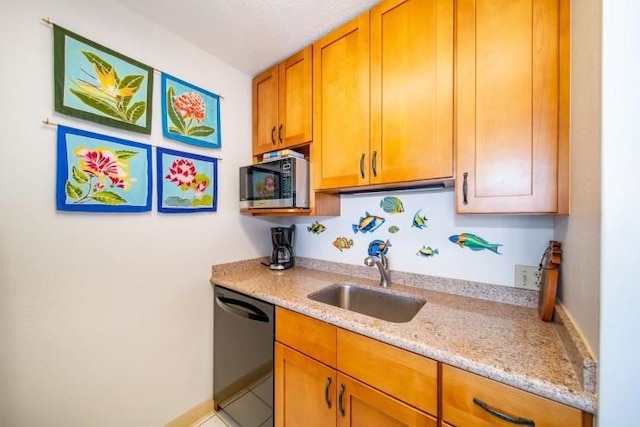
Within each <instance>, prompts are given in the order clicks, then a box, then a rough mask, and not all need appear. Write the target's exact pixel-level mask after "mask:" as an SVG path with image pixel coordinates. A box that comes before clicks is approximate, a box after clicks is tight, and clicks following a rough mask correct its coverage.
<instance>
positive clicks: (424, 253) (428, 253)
mask: <svg viewBox="0 0 640 427" xmlns="http://www.w3.org/2000/svg"><path fill="white" fill-rule="evenodd" d="M439 253H440V251H439V250H438V249H432V248H431V246H429V247H426V246H422V248H421V249H420V250H418V252H416V255H419V256H421V257H426V258H431V257H432V256H434V255H438V254H439Z"/></svg>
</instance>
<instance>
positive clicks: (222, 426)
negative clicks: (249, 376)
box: [198, 375, 273, 427]
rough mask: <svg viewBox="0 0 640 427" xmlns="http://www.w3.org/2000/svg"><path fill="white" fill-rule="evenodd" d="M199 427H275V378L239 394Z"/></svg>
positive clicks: (265, 380) (270, 378) (260, 382)
mask: <svg viewBox="0 0 640 427" xmlns="http://www.w3.org/2000/svg"><path fill="white" fill-rule="evenodd" d="M198 427H273V376H272V375H270V376H268V377H267V378H265V379H263V380H261V381H259V382H258V383H256V384H255V385H253V386H252V387H250V388H248V389H247V390H245V391H243V392H242V393H239V394H238V396H236V397H235V398H234V400H232V401H231V402H230V403H229V404H227V406H226V408H225V412H220V413H217V414H214V415H213V416H212V417H211V418H209V419H207V420H205V421H203V422H202V423H200V424H198Z"/></svg>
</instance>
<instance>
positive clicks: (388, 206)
mask: <svg viewBox="0 0 640 427" xmlns="http://www.w3.org/2000/svg"><path fill="white" fill-rule="evenodd" d="M380 207H381V208H382V210H383V211H385V212H386V213H388V214H396V213H401V212H404V206H402V200H400V199H399V198H397V197H396V196H387V197H385V198H383V199H382V200H381V201H380Z"/></svg>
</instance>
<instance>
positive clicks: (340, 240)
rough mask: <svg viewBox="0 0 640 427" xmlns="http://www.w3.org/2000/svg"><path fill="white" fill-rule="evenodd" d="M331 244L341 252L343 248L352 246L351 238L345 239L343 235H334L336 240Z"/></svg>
mask: <svg viewBox="0 0 640 427" xmlns="http://www.w3.org/2000/svg"><path fill="white" fill-rule="evenodd" d="M333 246H335V247H336V249H338V250H339V251H340V252H342V251H343V250H344V249H349V248H351V247H352V246H353V239H347V238H346V237H344V236H341V237H336V240H334V241H333Z"/></svg>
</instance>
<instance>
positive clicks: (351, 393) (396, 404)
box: [327, 373, 437, 427]
mask: <svg viewBox="0 0 640 427" xmlns="http://www.w3.org/2000/svg"><path fill="white" fill-rule="evenodd" d="M338 388H339V391H338V394H339V397H338V408H337V410H338V427H371V426H384V427H436V426H437V422H436V420H435V418H432V417H430V416H429V415H427V414H425V413H423V412H420V411H418V410H417V409H415V408H412V407H411V406H409V405H406V404H404V403H402V402H400V401H398V400H395V399H394V398H392V397H390V396H388V395H386V394H384V393H381V392H379V391H378V390H375V389H373V388H371V387H369V386H367V385H365V384H363V383H361V382H359V381H356V380H354V379H353V378H350V377H348V376H346V375H343V374H340V373H338ZM327 425H330V424H327Z"/></svg>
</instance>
